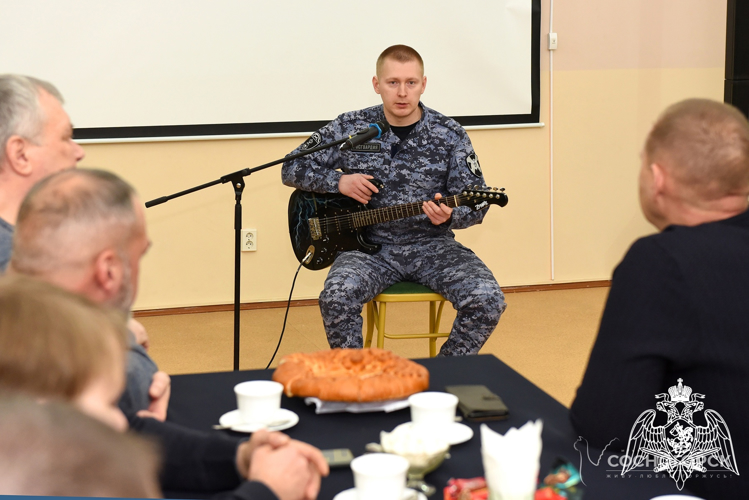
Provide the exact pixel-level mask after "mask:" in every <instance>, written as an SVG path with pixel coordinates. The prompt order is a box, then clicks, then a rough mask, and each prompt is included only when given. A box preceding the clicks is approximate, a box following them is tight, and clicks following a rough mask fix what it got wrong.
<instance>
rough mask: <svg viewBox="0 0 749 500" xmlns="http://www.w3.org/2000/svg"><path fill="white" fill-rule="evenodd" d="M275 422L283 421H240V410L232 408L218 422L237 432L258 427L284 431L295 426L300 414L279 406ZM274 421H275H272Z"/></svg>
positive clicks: (253, 429)
mask: <svg viewBox="0 0 749 500" xmlns="http://www.w3.org/2000/svg"><path fill="white" fill-rule="evenodd" d="M273 420H274V421H275V422H279V421H282V423H278V424H276V425H266V424H263V423H243V422H240V421H239V410H232V411H230V412H228V413H224V414H223V415H221V418H219V419H218V423H219V424H221V425H224V426H226V427H228V428H230V429H231V430H233V431H235V432H250V433H251V432H255V431H256V430H258V429H268V430H269V431H282V430H284V429H288V428H289V427H294V426H295V425H296V424H298V423H299V415H297V414H296V413H294V412H293V411H291V410H287V409H286V408H279V409H278V413H276V415H274V417H273ZM271 423H273V422H271Z"/></svg>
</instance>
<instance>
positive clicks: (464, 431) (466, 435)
mask: <svg viewBox="0 0 749 500" xmlns="http://www.w3.org/2000/svg"><path fill="white" fill-rule="evenodd" d="M403 425H407V426H409V427H410V426H412V425H413V422H406V423H405V424H401V425H399V426H398V427H401V426H403ZM398 427H396V428H395V429H397V428H398ZM395 429H393V430H395ZM444 437H445V440H446V441H447V444H449V445H450V446H453V445H456V444H460V443H465V442H466V441H468V440H469V439H471V438H472V437H473V429H471V428H470V427H468V426H467V425H466V424H461V423H460V422H453V423H452V424H451V425H450V427H449V428H448V429H447V430H446V431H445V432H444Z"/></svg>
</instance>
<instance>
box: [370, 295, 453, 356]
mask: <svg viewBox="0 0 749 500" xmlns="http://www.w3.org/2000/svg"><path fill="white" fill-rule="evenodd" d="M446 300H447V299H445V298H444V297H443V296H442V295H440V294H438V293H435V292H434V291H432V290H431V289H430V288H429V287H426V286H424V285H419V284H417V283H411V282H408V281H402V282H400V283H396V284H395V285H393V286H390V287H388V288H386V289H385V290H383V291H382V293H380V294H379V295H378V296H376V297H375V298H374V299H372V301H371V302H368V303H367V338H366V339H365V341H364V347H370V346H371V345H372V334H373V333H374V329H375V327H377V347H379V348H381V349H382V348H383V347H384V345H385V338H389V339H429V356H430V357H432V358H433V357H435V356H436V355H437V339H438V338H440V337H448V336H450V333H439V330H440V319H441V318H442V308H443V307H444V306H445V301H446ZM426 301H429V332H428V333H410V334H399V335H395V334H392V333H386V332H385V312H386V308H387V304H388V302H426ZM437 304H439V307H437Z"/></svg>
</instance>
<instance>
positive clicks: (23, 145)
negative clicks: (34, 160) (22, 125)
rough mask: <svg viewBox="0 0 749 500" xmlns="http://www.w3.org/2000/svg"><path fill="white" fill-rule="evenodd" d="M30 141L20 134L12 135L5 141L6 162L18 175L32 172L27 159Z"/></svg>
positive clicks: (26, 174)
mask: <svg viewBox="0 0 749 500" xmlns="http://www.w3.org/2000/svg"><path fill="white" fill-rule="evenodd" d="M29 146H30V143H29V142H28V141H27V140H26V139H24V138H23V137H21V136H20V135H12V136H10V139H8V142H6V143H5V159H6V164H7V165H8V166H9V167H10V168H11V169H13V171H15V172H16V173H17V174H18V175H22V176H28V175H31V173H32V168H31V162H30V161H29V157H28V153H29Z"/></svg>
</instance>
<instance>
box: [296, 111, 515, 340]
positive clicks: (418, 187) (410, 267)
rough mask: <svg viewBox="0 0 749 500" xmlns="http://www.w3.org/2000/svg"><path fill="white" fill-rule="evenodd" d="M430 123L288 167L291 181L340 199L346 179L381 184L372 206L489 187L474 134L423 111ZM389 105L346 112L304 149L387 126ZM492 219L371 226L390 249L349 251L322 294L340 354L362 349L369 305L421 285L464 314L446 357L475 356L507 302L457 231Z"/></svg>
mask: <svg viewBox="0 0 749 500" xmlns="http://www.w3.org/2000/svg"><path fill="white" fill-rule="evenodd" d="M419 105H420V106H421V109H422V118H421V120H420V121H419V122H418V123H417V124H416V127H415V128H414V129H413V130H412V131H411V133H410V134H409V135H408V137H406V138H405V140H404V141H402V142H401V140H400V139H399V138H398V137H397V136H396V135H395V134H394V133H393V131H392V130H391V131H388V132H386V133H385V134H384V135H383V136H382V137H381V138H380V139H376V140H373V141H370V142H369V143H366V144H364V145H362V146H360V147H358V148H355V149H356V150H352V151H340V150H339V148H337V147H333V148H329V149H326V150H323V151H319V152H317V153H314V154H312V155H309V156H304V157H302V158H298V159H296V160H293V161H289V162H286V163H285V164H284V166H283V170H282V177H283V182H284V184H286V185H287V186H293V187H297V188H300V189H303V190H306V191H314V192H318V193H337V192H338V180H339V179H340V177H341V175H343V174H342V172H339V171H337V170H336V169H344V170H345V171H346V172H347V173H352V174H353V173H362V174H369V175H372V176H374V177H375V178H376V179H379V180H380V181H382V183H383V184H384V186H385V187H384V188H383V189H380V192H379V193H378V194H375V195H373V197H372V200H371V201H370V204H371V206H372V207H373V208H379V207H388V206H392V205H398V204H403V203H410V202H414V201H423V200H430V199H432V198H433V197H434V195H435V194H436V193H442V195H445V196H447V195H452V194H457V193H459V192H460V191H461V190H462V189H464V188H465V187H467V186H471V185H475V184H478V185H480V186H482V187H484V186H485V185H484V179H483V176H482V174H481V170H480V167H479V164H478V160H477V158H476V154H475V153H474V151H473V147H472V146H471V141H470V139H469V138H468V135H467V134H466V132H465V130H464V129H463V128H462V127H461V126H460V125H459V124H458V123H457V122H456V121H454V120H453V119H451V118H448V117H446V116H444V115H442V114H440V113H437V112H436V111H434V110H432V109H429V108H427V107H425V106H423V105H421V104H419ZM384 119H385V115H384V113H383V110H382V106H381V105H380V106H375V107H371V108H367V109H363V110H360V111H353V112H349V113H344V114H342V115H340V116H339V117H338V118H336V119H335V120H333V121H332V122H330V123H328V124H327V125H325V126H324V127H323V128H321V129H320V130H319V131H318V132H316V133H315V134H313V135H312V136H311V137H310V138H309V139H308V140H307V141H305V142H304V143H303V144H302V145H301V146H300V147H299V148H298V149H297V150H296V151H294V152H295V153H296V152H298V151H301V150H303V149H309V148H312V147H314V146H317V145H318V144H321V143H327V142H331V141H334V140H336V139H340V138H342V137H346V136H348V135H352V134H354V133H355V132H357V131H359V130H361V129H366V128H367V126H368V125H369V124H371V123H375V122H377V121H380V120H384ZM484 213H485V211H477V212H474V211H472V210H471V209H470V208H469V207H456V208H455V209H453V212H452V218H451V219H450V220H449V221H448V222H446V223H444V224H441V225H439V226H437V225H434V224H432V223H431V221H430V220H429V218H428V217H427V216H426V215H418V216H415V217H409V218H405V219H400V220H396V221H391V222H385V223H381V224H375V225H373V226H370V227H368V228H367V232H366V235H367V238H368V239H369V240H370V241H371V242H372V243H379V244H381V245H382V249H381V250H380V251H379V252H378V253H376V254H375V255H368V254H365V253H363V252H358V251H350V252H343V253H341V254H340V255H338V257H337V258H336V260H335V262H334V263H333V266H332V267H331V269H330V272H329V273H328V277H327V279H326V281H325V288H324V289H323V291H322V293H321V294H320V310H321V312H322V316H323V322H324V325H325V331H326V333H327V335H328V342H329V344H330V346H331V347H361V346H362V345H363V339H362V317H361V311H362V307H363V305H364V304H366V303H367V302H369V301H370V300H372V298H373V297H374V296H375V295H377V294H378V293H380V292H381V291H382V290H384V289H385V288H387V287H388V286H390V285H392V284H394V283H396V282H399V281H412V282H416V283H421V284H423V285H426V286H428V287H429V288H431V289H432V290H434V291H436V292H438V293H440V294H442V295H443V296H444V297H445V298H446V299H447V300H449V301H450V302H451V303H452V304H453V307H455V309H456V310H457V311H458V314H457V318H456V319H455V323H454V324H453V328H452V332H451V333H450V338H449V339H448V340H447V341H446V342H445V344H444V345H443V346H442V349H441V350H440V354H441V355H460V354H476V353H477V352H478V351H479V349H481V346H483V345H484V343H485V342H486V340H487V339H488V338H489V335H491V333H492V332H493V331H494V328H495V327H496V326H497V323H498V322H499V317H500V315H501V314H502V312H503V311H504V309H505V307H506V304H505V302H504V295H503V294H502V290H501V289H500V288H499V285H498V284H497V281H496V279H495V278H494V276H493V275H492V273H491V271H490V270H489V269H488V268H487V267H486V265H485V264H484V263H483V262H482V261H481V260H480V259H479V258H478V257H476V255H475V254H474V253H473V252H472V251H471V250H469V249H468V248H466V247H464V246H463V245H461V244H460V243H458V242H457V241H455V239H454V234H453V231H452V230H453V229H462V228H465V227H469V226H472V225H473V224H478V223H480V222H481V221H482V219H483V217H484Z"/></svg>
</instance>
